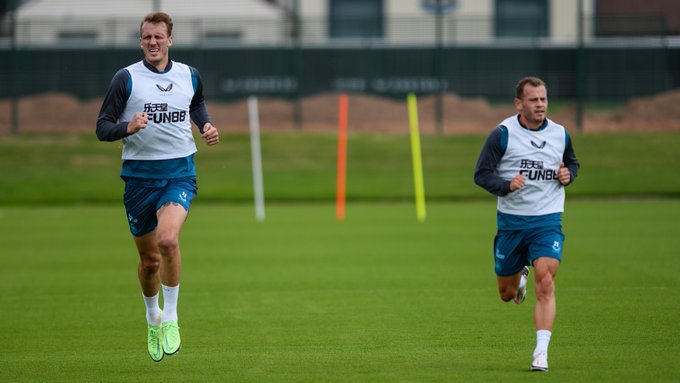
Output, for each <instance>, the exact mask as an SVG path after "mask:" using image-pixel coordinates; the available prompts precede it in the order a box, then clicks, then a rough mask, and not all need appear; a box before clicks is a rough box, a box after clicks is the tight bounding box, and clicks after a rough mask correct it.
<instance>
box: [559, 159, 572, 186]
mask: <svg viewBox="0 0 680 383" xmlns="http://www.w3.org/2000/svg"><path fill="white" fill-rule="evenodd" d="M557 179H558V180H559V181H560V183H561V184H562V185H566V184H568V183H569V182H571V173H569V169H567V167H566V166H564V162H561V163H560V169H559V170H558V171H557Z"/></svg>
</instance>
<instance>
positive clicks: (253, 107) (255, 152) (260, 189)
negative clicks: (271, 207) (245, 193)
mask: <svg viewBox="0 0 680 383" xmlns="http://www.w3.org/2000/svg"><path fill="white" fill-rule="evenodd" d="M248 118H249V127H250V153H251V158H252V162H253V192H254V197H255V218H256V219H257V220H258V221H264V218H265V213H264V186H263V182H262V151H261V149H260V118H259V116H258V110H257V97H255V96H250V97H248Z"/></svg>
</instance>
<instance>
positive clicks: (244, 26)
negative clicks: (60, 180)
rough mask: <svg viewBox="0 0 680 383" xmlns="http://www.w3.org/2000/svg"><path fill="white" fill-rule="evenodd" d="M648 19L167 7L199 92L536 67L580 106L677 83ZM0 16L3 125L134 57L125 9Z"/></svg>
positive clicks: (441, 84) (386, 86) (288, 91)
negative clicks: (519, 33)
mask: <svg viewBox="0 0 680 383" xmlns="http://www.w3.org/2000/svg"><path fill="white" fill-rule="evenodd" d="M359 21H360V20H359ZM522 21H523V20H518V22H522ZM624 21H625V22H627V21H626V20H623V19H622V20H621V22H624ZM643 21H644V23H643ZM657 21H658V20H657ZM348 22H349V21H348ZM658 22H659V23H660V24H659V26H658V28H657V29H654V28H650V27H649V25H650V23H654V20H650V19H649V18H647V19H645V20H641V21H640V25H644V26H645V27H644V28H642V27H640V28H638V29H637V30H643V29H644V30H645V31H650V30H654V31H658V32H659V34H658V35H655V34H649V33H647V34H645V35H633V36H625V37H620V36H619V37H616V36H611V33H609V32H608V31H611V30H613V29H616V28H617V27H616V26H615V24H616V23H615V20H608V21H607V22H606V23H604V24H603V23H602V20H600V21H599V23H596V22H595V20H593V19H584V20H583V23H582V28H581V32H582V33H576V34H572V35H569V36H566V37H565V36H563V37H555V36H545V37H530V38H526V37H524V38H519V37H515V38H513V37H498V36H496V35H495V33H494V25H495V22H494V19H490V18H481V17H476V18H475V17H467V18H460V17H455V16H451V17H448V16H447V17H444V16H437V15H422V16H419V17H393V18H390V19H386V20H384V25H383V28H382V29H383V32H382V33H381V34H380V36H372V37H366V36H363V37H362V36H357V37H351V36H350V37H342V38H336V37H329V28H330V27H329V23H328V20H326V19H321V18H307V19H302V20H297V19H296V18H294V17H291V16H290V15H289V14H286V13H285V12H284V13H282V14H281V17H280V18H278V19H258V20H255V19H243V18H240V19H215V18H207V17H204V18H181V17H179V18H176V19H175V29H174V31H173V36H174V45H173V48H172V52H171V53H172V57H173V59H176V60H178V61H184V62H187V63H190V64H192V65H194V66H196V67H197V68H199V70H200V72H201V75H202V78H203V81H204V82H205V83H206V84H208V86H206V96H208V97H209V98H211V99H215V100H223V101H235V100H239V99H244V98H245V97H247V96H250V95H260V96H268V97H278V98H282V99H288V100H299V99H302V98H305V97H308V96H312V95H315V94H320V93H324V92H351V93H361V94H373V95H377V96H380V97H387V98H402V97H404V95H405V94H407V93H409V92H415V93H417V94H421V95H437V96H438V97H441V96H443V95H446V94H455V95H457V96H461V97H483V98H486V99H489V100H498V99H504V100H507V99H511V98H512V92H513V86H514V84H515V82H516V81H517V79H518V78H520V77H522V76H525V75H537V76H540V77H543V78H545V79H546V80H547V81H548V83H549V85H550V90H551V97H553V98H559V99H563V100H571V101H574V102H575V103H576V104H577V105H579V107H578V108H577V110H580V108H582V105H583V104H584V103H586V102H594V101H612V100H619V101H620V100H626V99H629V98H632V97H638V96H643V95H651V94H656V93H661V92H667V91H669V90H673V89H676V88H680V38H677V37H672V36H666V35H664V34H663V33H662V32H663V31H664V29H663V22H662V21H658ZM612 25H613V26H612ZM631 25H633V26H635V25H637V24H631ZM3 26H4V27H3V28H0V29H2V30H3V31H4V37H0V100H10V101H11V102H9V105H10V106H9V110H8V114H9V115H11V116H12V118H11V119H10V120H11V121H10V122H8V123H9V124H10V125H11V131H13V132H17V131H18V130H19V126H18V123H17V121H16V118H15V117H14V116H15V114H16V113H17V111H16V110H17V106H16V105H17V103H19V102H20V100H21V99H22V97H26V96H34V95H38V94H42V93H47V92H56V93H67V94H72V95H74V96H75V97H77V98H79V99H81V100H87V99H92V98H96V97H101V96H102V94H103V92H104V91H105V89H106V87H107V85H108V83H109V81H110V79H111V76H112V75H113V73H115V71H116V70H117V69H119V68H121V67H123V66H125V65H127V64H129V63H131V62H133V61H137V60H139V59H140V58H141V54H140V52H139V48H138V30H139V20H137V19H132V18H130V19H125V18H115V19H113V18H104V19H101V18H100V19H97V18H94V19H88V20H54V19H49V18H47V19H41V18H33V19H30V20H7V18H5V20H4V22H3ZM8 26H9V27H8ZM598 28H599V31H598ZM618 28H619V29H620V27H618ZM632 30H636V29H635V28H633V29H632ZM586 32H587V33H586ZM598 33H599V34H600V35H601V36H598V35H597V34H598ZM5 104H7V103H5ZM3 113H4V112H3ZM0 123H1V122H0Z"/></svg>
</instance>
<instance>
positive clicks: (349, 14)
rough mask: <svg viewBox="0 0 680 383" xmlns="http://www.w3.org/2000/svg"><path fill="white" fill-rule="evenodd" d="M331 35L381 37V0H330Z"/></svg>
mask: <svg viewBox="0 0 680 383" xmlns="http://www.w3.org/2000/svg"><path fill="white" fill-rule="evenodd" d="M329 17H330V20H329V26H330V28H329V29H330V36H331V37H382V36H383V0H331V1H330V14H329Z"/></svg>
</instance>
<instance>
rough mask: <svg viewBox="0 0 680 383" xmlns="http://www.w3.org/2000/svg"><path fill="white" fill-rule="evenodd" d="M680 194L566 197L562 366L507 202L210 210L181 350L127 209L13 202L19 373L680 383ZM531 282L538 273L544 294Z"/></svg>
mask: <svg viewBox="0 0 680 383" xmlns="http://www.w3.org/2000/svg"><path fill="white" fill-rule="evenodd" d="M678 216H680V201H678V200H615V201H603V200H568V202H567V212H566V214H565V217H564V221H565V227H564V231H565V234H566V236H567V239H566V242H565V254H564V256H565V258H564V261H563V264H562V267H561V269H560V272H559V274H558V278H557V302H558V316H557V323H556V326H555V331H554V335H553V339H552V342H551V347H550V368H551V371H550V372H549V373H548V374H547V375H546V374H540V373H530V372H528V370H529V364H530V361H531V360H530V358H531V352H532V350H533V347H534V342H535V340H534V338H535V335H534V329H533V325H532V309H533V304H534V295H533V293H532V294H530V295H529V297H528V298H527V300H526V301H525V303H524V304H522V305H520V306H516V305H514V304H506V303H502V302H501V301H500V300H499V299H498V297H497V293H496V287H495V277H494V274H493V264H492V258H491V246H492V238H493V235H494V232H495V227H494V225H495V221H494V219H495V205H494V201H493V199H492V198H490V199H489V200H488V201H484V202H467V203H437V204H432V203H431V204H429V205H428V218H427V221H426V222H424V223H418V222H417V221H416V218H415V209H414V207H413V204H408V203H403V204H400V203H383V204H381V203H376V204H350V205H349V206H348V208H347V220H346V221H345V222H336V221H335V219H334V207H333V206H332V205H330V204H289V205H274V206H268V210H267V220H266V221H265V222H260V223H258V222H256V221H255V219H254V212H253V209H252V207H250V206H226V205H217V204H215V205H211V204H202V203H201V202H200V199H199V200H198V201H197V202H196V203H195V204H194V207H193V208H192V212H191V215H190V217H189V222H188V224H187V225H186V226H185V230H184V232H183V235H182V249H183V276H182V286H181V293H180V301H179V314H180V326H181V327H182V337H183V342H184V345H183V348H182V351H180V353H179V354H178V355H176V356H173V357H166V359H164V360H163V361H162V362H161V363H154V362H152V361H151V359H150V358H149V357H148V355H147V354H146V349H145V336H146V323H145V319H144V305H143V302H142V299H141V293H140V290H139V287H138V282H137V279H136V270H135V267H136V254H135V251H134V245H133V242H132V239H131V238H130V236H129V234H128V233H127V226H126V222H125V216H124V213H123V208H122V206H105V205H102V206H96V207H92V206H70V207H40V208H30V207H5V208H0V233H2V234H1V237H0V265H1V267H0V329H1V330H2V331H0V342H1V344H2V346H1V347H0V381H3V382H37V381H42V382H47V381H49V382H93V381H99V382H145V381H155V382H159V381H184V382H189V381H196V382H199V381H200V382H211V381H214V382H225V381H228V382H452V381H460V382H491V381H508V382H513V381H523V382H533V381H545V380H546V379H549V380H550V381H551V382H595V381H597V382H677V381H679V380H680V372H679V370H678V368H677V366H678V363H679V362H680V348H678V346H677V340H678V339H679V338H680V337H679V336H680V331H679V330H678V325H677V318H678V316H679V315H680V292H679V291H680V289H679V288H680V279H679V278H678V275H680V262H679V261H678V248H680V235H678V234H679V233H680V223H679V222H680V221H678V218H677V217H678ZM532 287H533V282H530V288H532Z"/></svg>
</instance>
